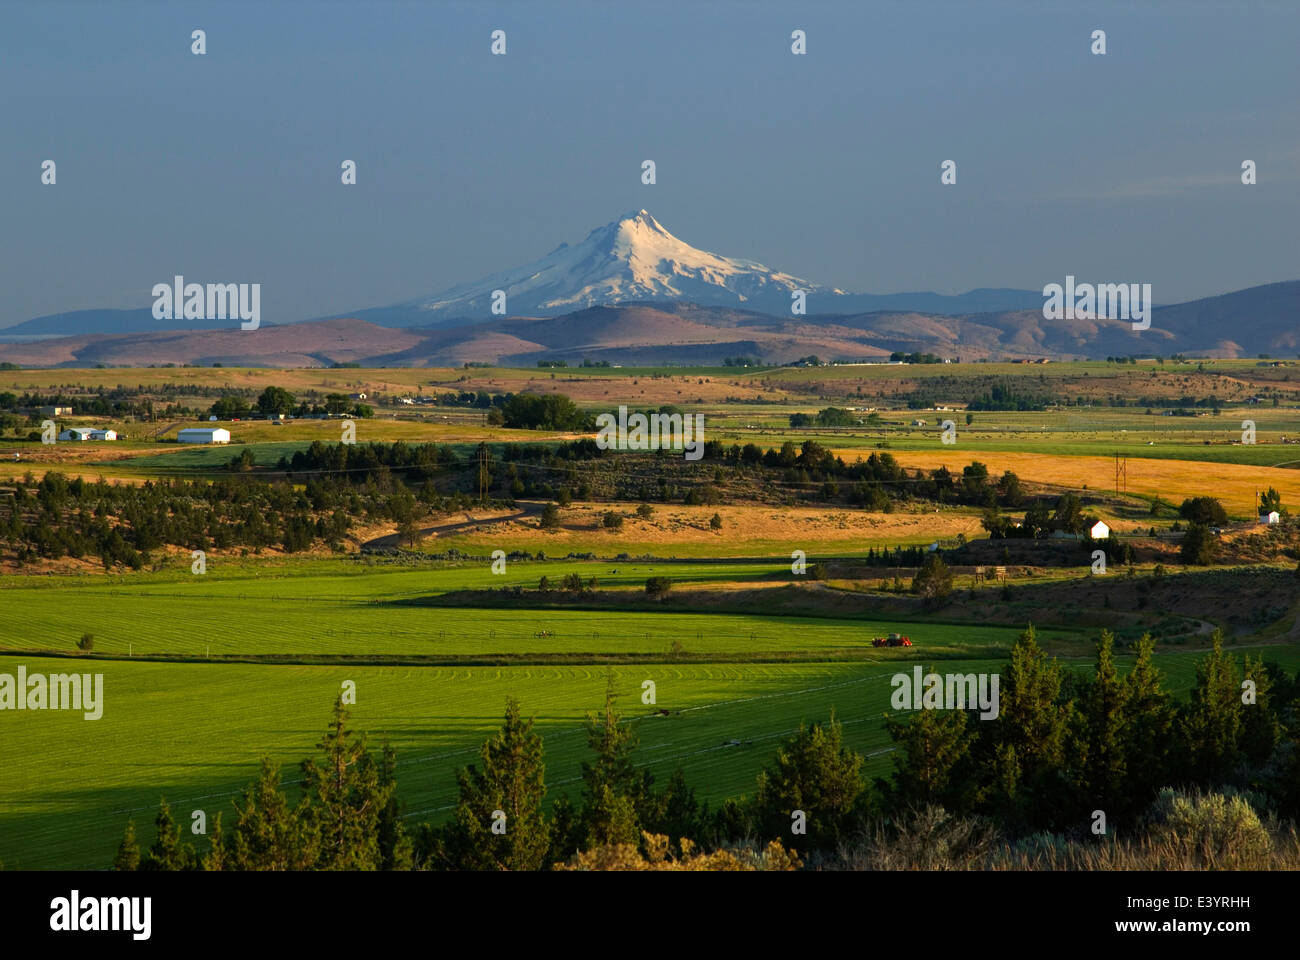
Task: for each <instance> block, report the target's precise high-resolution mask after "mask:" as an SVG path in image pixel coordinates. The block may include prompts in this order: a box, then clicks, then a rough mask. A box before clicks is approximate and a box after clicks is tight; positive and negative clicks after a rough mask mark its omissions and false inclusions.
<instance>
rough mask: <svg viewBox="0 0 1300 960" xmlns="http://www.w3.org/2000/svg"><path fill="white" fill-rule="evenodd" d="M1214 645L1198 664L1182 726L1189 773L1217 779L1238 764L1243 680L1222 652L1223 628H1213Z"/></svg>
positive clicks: (1194, 775) (1201, 778)
mask: <svg viewBox="0 0 1300 960" xmlns="http://www.w3.org/2000/svg"><path fill="white" fill-rule="evenodd" d="M1211 639H1212V642H1213V648H1212V649H1211V651H1210V653H1209V655H1207V656H1206V657H1205V659H1203V660H1201V661H1199V662H1198V663H1197V664H1196V685H1195V686H1194V687H1193V688H1192V695H1191V700H1190V702H1189V703H1188V704H1187V706H1186V707H1185V709H1184V710H1183V715H1182V718H1181V724H1180V726H1181V729H1182V733H1183V742H1184V744H1185V745H1186V755H1185V758H1184V762H1185V766H1186V772H1187V775H1188V776H1189V777H1191V778H1192V779H1194V780H1197V781H1201V782H1218V781H1221V780H1222V779H1223V778H1225V777H1226V776H1227V775H1228V773H1229V772H1230V771H1231V770H1232V768H1233V767H1234V766H1235V765H1236V763H1237V761H1238V759H1239V756H1240V753H1239V741H1240V738H1241V683H1240V681H1239V679H1238V674H1237V665H1236V664H1235V663H1234V662H1233V659H1232V657H1230V656H1228V655H1227V654H1225V653H1224V652H1223V631H1222V630H1221V629H1219V630H1215V631H1214V636H1213V637H1212V638H1211Z"/></svg>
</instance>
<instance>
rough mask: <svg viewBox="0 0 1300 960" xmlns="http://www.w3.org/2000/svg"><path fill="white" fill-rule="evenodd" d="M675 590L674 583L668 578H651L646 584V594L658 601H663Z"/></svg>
mask: <svg viewBox="0 0 1300 960" xmlns="http://www.w3.org/2000/svg"><path fill="white" fill-rule="evenodd" d="M672 588H673V582H672V581H671V580H669V579H668V578H667V577H650V578H649V579H648V580H646V582H645V592H646V593H647V594H649V595H650V596H651V597H654V598H655V599H656V600H662V599H663V598H664V597H666V596H667V595H668V591H669V590H671V589H672Z"/></svg>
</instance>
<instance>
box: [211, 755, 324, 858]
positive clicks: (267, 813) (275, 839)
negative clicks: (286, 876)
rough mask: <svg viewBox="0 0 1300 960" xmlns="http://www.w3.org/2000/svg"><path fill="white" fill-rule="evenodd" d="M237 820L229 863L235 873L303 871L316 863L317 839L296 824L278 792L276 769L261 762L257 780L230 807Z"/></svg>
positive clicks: (264, 760) (308, 829)
mask: <svg viewBox="0 0 1300 960" xmlns="http://www.w3.org/2000/svg"><path fill="white" fill-rule="evenodd" d="M234 807H235V812H236V814H237V819H236V821H235V828H234V831H233V833H232V836H231V840H230V850H229V861H230V865H231V867H232V868H233V869H236V870H306V869H309V868H310V867H311V866H312V865H313V864H314V863H315V861H316V858H317V849H318V844H319V835H318V834H317V832H316V831H314V830H313V829H312V828H311V827H310V826H309V825H308V824H307V823H305V822H304V821H302V820H300V819H299V817H298V815H297V810H295V809H294V808H293V807H291V806H290V805H289V800H288V798H287V797H286V796H285V795H284V792H283V791H282V790H281V789H280V769H279V767H277V766H276V765H275V764H274V763H272V762H271V759H270V758H269V757H263V758H262V765H261V769H260V771H259V773H258V777H257V779H256V780H254V781H253V782H252V783H251V784H249V785H248V787H246V788H245V789H244V790H243V792H242V793H241V794H240V797H239V799H238V800H236V801H235V803H234Z"/></svg>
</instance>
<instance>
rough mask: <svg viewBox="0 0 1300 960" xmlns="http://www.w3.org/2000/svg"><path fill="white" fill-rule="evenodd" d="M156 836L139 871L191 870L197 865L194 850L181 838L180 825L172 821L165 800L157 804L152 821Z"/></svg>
mask: <svg viewBox="0 0 1300 960" xmlns="http://www.w3.org/2000/svg"><path fill="white" fill-rule="evenodd" d="M154 823H155V824H156V825H157V827H158V836H157V839H155V840H154V842H153V845H152V846H151V847H150V848H149V852H148V853H147V854H146V855H145V858H144V860H143V862H142V863H141V864H140V869H141V870H193V869H195V867H196V866H197V865H198V859H197V857H196V856H195V854H194V848H193V847H191V846H190V845H189V844H188V843H186V842H185V841H184V840H183V839H182V838H181V825H180V824H179V823H176V822H175V821H174V820H173V819H172V811H171V807H170V806H169V805H168V803H167V801H166V800H165V799H163V800H161V801H160V802H159V804H158V816H157V817H156V818H155V819H154Z"/></svg>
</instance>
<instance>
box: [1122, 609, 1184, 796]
mask: <svg viewBox="0 0 1300 960" xmlns="http://www.w3.org/2000/svg"><path fill="white" fill-rule="evenodd" d="M1155 645H1156V643H1155V640H1153V639H1152V638H1151V636H1150V634H1146V635H1144V636H1143V637H1142V639H1141V640H1139V641H1138V643H1137V659H1136V660H1134V661H1133V667H1132V669H1130V670H1129V672H1128V675H1127V676H1125V677H1124V713H1125V723H1124V726H1123V731H1122V736H1123V740H1124V759H1125V767H1126V772H1127V786H1126V788H1125V791H1124V792H1125V796H1127V797H1128V798H1129V800H1130V801H1131V802H1132V805H1133V806H1134V807H1137V808H1140V807H1144V806H1146V805H1147V804H1148V803H1149V802H1150V801H1151V800H1152V799H1153V798H1154V796H1155V793H1156V791H1157V790H1158V789H1159V788H1160V787H1163V786H1166V785H1167V783H1166V782H1167V780H1168V778H1169V742H1170V736H1169V734H1170V731H1171V729H1172V728H1173V724H1174V711H1173V707H1172V705H1171V702H1170V698H1169V695H1168V694H1167V693H1165V691H1164V689H1163V688H1162V687H1161V683H1160V671H1159V670H1157V669H1156V668H1155V665H1154V663H1153V662H1152V654H1153V652H1154V651H1155Z"/></svg>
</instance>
